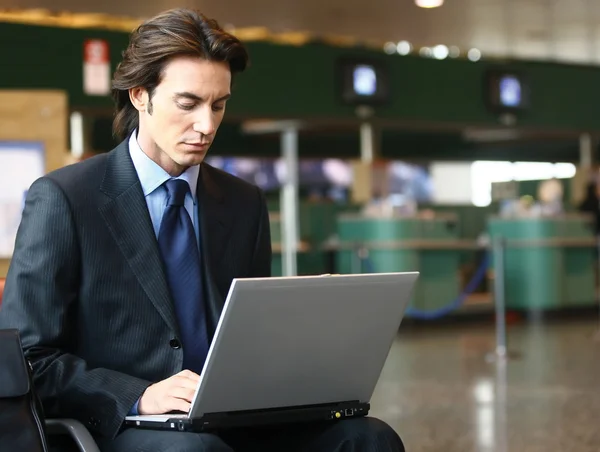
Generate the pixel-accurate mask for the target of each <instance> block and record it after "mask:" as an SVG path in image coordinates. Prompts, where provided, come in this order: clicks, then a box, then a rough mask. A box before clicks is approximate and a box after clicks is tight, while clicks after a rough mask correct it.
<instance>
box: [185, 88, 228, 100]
mask: <svg viewBox="0 0 600 452" xmlns="http://www.w3.org/2000/svg"><path fill="white" fill-rule="evenodd" d="M174 97H175V98H176V99H179V98H182V97H184V98H186V99H190V100H195V101H197V102H202V98H201V97H200V96H197V95H196V94H194V93H190V92H189V91H183V92H181V93H175V96H174ZM230 97H231V94H226V95H224V96H223V97H220V98H219V99H217V100H216V101H215V102H223V101H225V100H227V99H229V98H230Z"/></svg>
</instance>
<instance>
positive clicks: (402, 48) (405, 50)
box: [396, 41, 412, 55]
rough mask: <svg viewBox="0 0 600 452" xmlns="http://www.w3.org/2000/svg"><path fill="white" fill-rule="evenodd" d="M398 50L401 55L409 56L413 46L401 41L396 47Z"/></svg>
mask: <svg viewBox="0 0 600 452" xmlns="http://www.w3.org/2000/svg"><path fill="white" fill-rule="evenodd" d="M396 50H397V51H398V53H399V54H400V55H408V54H409V53H410V51H411V50H412V46H411V45H410V42H408V41H400V42H399V43H398V45H397V46H396Z"/></svg>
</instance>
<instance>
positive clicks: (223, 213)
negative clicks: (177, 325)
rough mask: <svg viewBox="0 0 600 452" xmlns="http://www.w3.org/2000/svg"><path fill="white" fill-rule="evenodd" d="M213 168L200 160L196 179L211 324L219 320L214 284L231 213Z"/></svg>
mask: <svg viewBox="0 0 600 452" xmlns="http://www.w3.org/2000/svg"><path fill="white" fill-rule="evenodd" d="M213 171H215V170H214V169H213V168H212V167H210V166H209V165H207V164H206V163H203V164H202V165H201V167H200V175H199V178H198V188H197V196H198V208H199V209H200V210H199V218H200V227H201V234H200V236H201V237H202V260H203V266H202V268H203V269H204V272H205V282H206V291H207V295H208V298H209V300H208V301H209V303H208V304H209V310H210V315H211V317H212V320H213V322H214V325H215V326H216V324H217V323H218V321H219V317H220V315H221V311H222V309H223V304H224V303H225V300H224V299H223V296H222V295H221V294H220V292H219V290H218V288H217V285H216V283H215V276H216V275H218V274H220V264H221V260H222V258H223V255H224V250H225V246H226V243H227V236H228V234H229V230H230V227H231V212H230V210H229V209H227V205H226V203H225V197H224V193H223V191H222V189H221V187H219V185H218V184H217V183H216V182H215V180H214V179H213V177H212V173H213Z"/></svg>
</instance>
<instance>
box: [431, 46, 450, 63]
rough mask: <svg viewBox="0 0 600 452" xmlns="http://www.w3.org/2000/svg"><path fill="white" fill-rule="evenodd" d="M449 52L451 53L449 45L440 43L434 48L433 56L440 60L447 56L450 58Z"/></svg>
mask: <svg viewBox="0 0 600 452" xmlns="http://www.w3.org/2000/svg"><path fill="white" fill-rule="evenodd" d="M449 53H450V51H449V50H448V47H446V46H445V45H438V46H435V47H434V48H433V57H434V58H436V59H438V60H443V59H445V58H448V54H449Z"/></svg>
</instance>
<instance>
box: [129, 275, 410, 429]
mask: <svg viewBox="0 0 600 452" xmlns="http://www.w3.org/2000/svg"><path fill="white" fill-rule="evenodd" d="M418 275H419V273H418V272H412V273H379V274H360V275H320V276H299V277H273V278H249V279H235V280H234V281H233V282H232V285H231V287H230V290H229V294H228V296H227V300H226V302H225V305H224V308H223V313H222V315H221V318H220V320H219V323H218V325H217V329H216V331H215V335H214V339H213V341H212V344H211V347H210V349H209V352H208V356H207V359H206V362H205V364H204V368H203V371H202V374H201V376H200V381H199V384H198V387H197V389H196V393H195V395H194V399H193V402H192V406H191V409H190V412H189V413H188V414H182V415H177V414H166V415H149V416H128V417H127V418H126V424H127V425H129V426H132V427H138V428H152V429H157V428H158V429H172V430H180V431H190V430H191V431H208V430H211V429H222V428H230V427H237V426H252V425H265V424H275V423H281V422H301V421H319V420H337V419H344V418H348V417H356V416H364V415H366V414H367V413H368V411H369V402H370V399H371V396H372V394H373V391H374V389H375V385H376V384H377V381H378V379H379V375H380V373H381V370H382V368H383V365H384V363H385V361H386V359H387V356H388V353H389V350H390V347H391V345H392V342H393V340H394V337H395V336H396V334H397V332H398V328H399V327H400V323H401V321H402V317H403V315H404V311H405V309H406V307H407V305H408V304H409V301H410V298H411V295H412V292H413V288H414V285H415V282H416V280H417V278H418Z"/></svg>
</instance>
